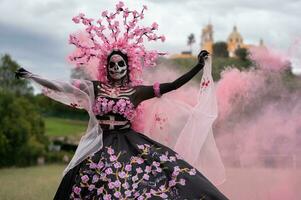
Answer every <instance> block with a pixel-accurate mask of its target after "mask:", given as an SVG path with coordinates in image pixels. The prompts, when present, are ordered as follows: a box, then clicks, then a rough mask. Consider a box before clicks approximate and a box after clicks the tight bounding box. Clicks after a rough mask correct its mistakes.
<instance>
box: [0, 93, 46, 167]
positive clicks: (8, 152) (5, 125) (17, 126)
mask: <svg viewBox="0 0 301 200" xmlns="http://www.w3.org/2000/svg"><path fill="white" fill-rule="evenodd" d="M36 110H37V109H36V107H35V106H34V105H33V104H32V103H31V102H30V101H29V100H28V99H26V98H25V97H24V96H16V95H15V94H13V93H8V92H0V116H1V117H0V127H1V128H0V157H1V159H0V166H12V165H17V166H26V165H31V164H34V163H36V159H37V158H38V157H39V156H41V155H44V154H45V152H46V149H47V148H46V147H47V145H48V139H47V137H46V136H45V135H44V129H45V127H44V121H43V119H42V117H41V115H40V114H39V113H38V112H37V111H36Z"/></svg>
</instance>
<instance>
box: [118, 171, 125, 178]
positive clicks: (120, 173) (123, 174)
mask: <svg viewBox="0 0 301 200" xmlns="http://www.w3.org/2000/svg"><path fill="white" fill-rule="evenodd" d="M118 176H119V177H120V178H125V177H126V173H125V172H119V174H118Z"/></svg>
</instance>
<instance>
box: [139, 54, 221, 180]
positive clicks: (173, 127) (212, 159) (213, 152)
mask: <svg viewBox="0 0 301 200" xmlns="http://www.w3.org/2000/svg"><path fill="white" fill-rule="evenodd" d="M211 69H212V63H211V57H209V58H208V59H207V60H206V62H205V67H204V71H203V76H202V79H201V83H200V88H199V90H198V94H197V95H196V96H193V95H191V96H190V97H191V98H197V103H196V105H195V106H191V105H190V104H188V103H186V102H185V101H180V100H179V99H175V98H174V96H173V95H169V94H166V95H163V96H162V97H160V98H156V99H154V100H152V101H150V102H149V103H147V104H146V105H145V110H144V112H143V113H144V117H145V120H144V125H143V127H144V133H145V134H146V135H148V136H149V137H151V138H152V139H154V140H156V141H160V142H161V143H163V144H164V145H166V146H168V147H170V148H171V149H173V150H175V151H176V152H177V153H179V154H180V155H181V156H182V157H183V159H184V160H186V161H187V162H188V163H190V164H191V165H193V166H194V167H195V168H197V169H198V170H199V171H201V172H202V173H203V174H204V175H205V176H206V177H207V178H208V179H209V180H210V181H211V182H213V183H214V184H216V185H218V184H221V183H223V182H224V180H225V169H224V165H223V163H222V160H221V158H220V154H219V151H218V149H217V146H216V144H215V140H214V136H213V132H212V125H213V122H214V120H215V119H216V118H217V101H216V94H215V85H214V82H213V79H212V75H211Z"/></svg>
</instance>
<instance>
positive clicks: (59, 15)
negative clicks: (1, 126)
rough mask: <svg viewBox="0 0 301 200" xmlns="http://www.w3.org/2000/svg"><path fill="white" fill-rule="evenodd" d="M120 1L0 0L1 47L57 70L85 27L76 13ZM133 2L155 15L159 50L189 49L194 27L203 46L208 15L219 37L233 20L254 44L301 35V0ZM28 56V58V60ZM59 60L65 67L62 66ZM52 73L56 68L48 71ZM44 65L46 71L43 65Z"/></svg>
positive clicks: (287, 41) (150, 17) (284, 45)
mask: <svg viewBox="0 0 301 200" xmlns="http://www.w3.org/2000/svg"><path fill="white" fill-rule="evenodd" d="M116 2H117V1H110V0H97V1H96V0H94V1H81V0H65V1H61V0H44V1H39V0H27V1H26V3H24V1H21V0H14V1H11V0H1V1H0V13H1V18H0V28H1V33H0V34H1V47H0V53H4V52H8V51H9V53H11V54H12V55H13V56H16V58H17V61H19V62H21V63H24V62H25V60H26V62H25V63H31V66H32V68H33V69H38V68H39V67H40V64H41V63H44V64H45V63H46V64H47V65H48V66H56V67H55V69H56V70H55V71H57V72H56V73H57V74H59V73H62V71H60V69H61V68H62V69H63V67H66V66H67V64H66V61H65V57H66V56H67V54H68V53H69V52H70V51H71V49H72V46H71V45H69V44H68V35H69V34H70V33H72V32H75V31H77V30H78V29H80V28H82V26H79V25H76V24H73V22H72V21H71V19H72V17H73V16H75V15H77V14H78V13H79V12H84V13H86V14H87V16H89V17H93V18H97V17H98V16H99V15H100V11H102V10H104V9H108V10H111V9H113V8H114V4H115V3H116ZM124 2H125V3H126V5H128V6H129V7H130V8H134V9H140V8H141V7H142V5H144V4H146V5H147V6H148V7H149V10H148V11H147V12H146V15H145V23H147V24H151V23H152V22H153V21H156V22H157V23H158V24H159V33H162V34H165V35H166V38H167V40H166V42H165V43H163V44H161V43H151V44H147V47H149V48H152V49H157V50H160V51H168V52H170V53H177V52H181V51H183V50H187V49H188V46H187V45H186V40H187V36H188V35H189V34H190V33H194V34H195V36H196V43H195V44H194V52H195V53H197V51H198V50H199V48H200V34H201V29H202V27H203V26H204V25H206V24H207V23H208V22H209V21H211V22H212V24H213V26H214V39H215V41H219V40H226V39H227V37H228V35H229V33H230V32H231V31H232V28H233V25H237V26H238V30H239V31H240V32H241V34H242V36H243V37H244V39H245V41H246V43H252V44H256V43H258V41H259V40H260V39H261V38H262V39H264V41H265V43H266V45H268V46H272V47H273V48H278V49H281V50H283V51H286V50H287V49H288V47H289V46H290V45H292V43H293V41H294V40H295V39H296V38H298V37H300V36H301V27H300V26H298V24H299V22H298V19H300V18H301V13H300V12H299V9H300V8H301V2H300V1H296V0H288V1H285V2H284V1H283V0H282V1H280V0H266V1H259V0H256V1H239V0H234V1H223V0H215V1H199V0H188V1H185V2H183V1H180V0H164V1H161V0H160V1H159V0H141V1H130V0H126V1H124ZM29 61H30V62H29ZM60 66H61V67H60ZM43 70H48V71H49V74H55V72H50V70H51V69H43ZM43 70H42V71H43Z"/></svg>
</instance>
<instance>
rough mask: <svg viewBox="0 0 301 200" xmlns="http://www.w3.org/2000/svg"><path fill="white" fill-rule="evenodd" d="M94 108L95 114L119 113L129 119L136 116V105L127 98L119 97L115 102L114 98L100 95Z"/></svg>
mask: <svg viewBox="0 0 301 200" xmlns="http://www.w3.org/2000/svg"><path fill="white" fill-rule="evenodd" d="M92 110H93V112H94V114H95V115H105V114H107V113H109V112H113V113H118V114H121V115H123V116H124V117H125V118H127V119H128V120H133V119H134V117H135V116H136V111H135V108H134V105H133V104H132V102H130V101H129V100H127V99H119V100H118V101H116V102H115V101H114V100H109V99H107V98H103V97H98V98H97V99H96V102H95V103H94V106H93V108H92Z"/></svg>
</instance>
